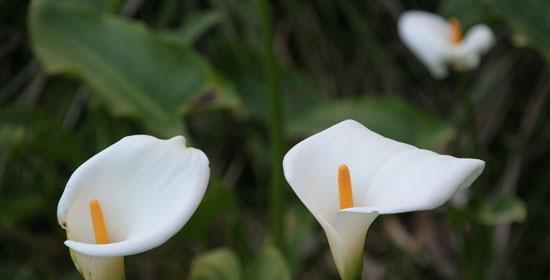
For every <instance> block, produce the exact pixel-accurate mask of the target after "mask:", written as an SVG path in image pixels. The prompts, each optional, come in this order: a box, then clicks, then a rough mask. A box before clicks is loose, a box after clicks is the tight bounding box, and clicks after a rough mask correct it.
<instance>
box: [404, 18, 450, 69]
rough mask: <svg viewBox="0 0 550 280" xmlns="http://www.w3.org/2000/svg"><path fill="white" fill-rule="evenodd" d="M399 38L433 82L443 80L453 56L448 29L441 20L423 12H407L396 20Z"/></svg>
mask: <svg viewBox="0 0 550 280" xmlns="http://www.w3.org/2000/svg"><path fill="white" fill-rule="evenodd" d="M398 29H399V36H400V37H401V40H402V41H403V43H404V44H405V45H406V46H407V47H408V48H409V49H410V50H411V51H412V52H413V53H414V54H415V55H416V56H417V57H418V59H419V60H420V62H422V63H423V64H424V65H425V66H426V67H427V68H428V70H429V71H430V73H431V74H432V76H434V78H443V77H445V76H447V72H448V71H447V63H448V61H449V59H450V58H451V57H452V55H453V48H454V47H453V45H452V43H451V40H450V38H451V29H450V27H449V23H448V22H447V21H446V20H445V19H444V18H442V17H440V16H438V15H434V14H431V13H427V12H423V11H408V12H405V13H403V14H402V15H401V16H400V17H399V22H398Z"/></svg>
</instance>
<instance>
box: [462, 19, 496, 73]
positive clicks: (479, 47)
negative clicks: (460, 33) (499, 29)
mask: <svg viewBox="0 0 550 280" xmlns="http://www.w3.org/2000/svg"><path fill="white" fill-rule="evenodd" d="M494 44H495V36H494V35H493V32H492V31H491V29H490V28H489V27H488V26H487V25H485V24H478V25H476V26H474V27H473V28H471V29H470V30H469V31H468V33H466V36H465V37H464V41H462V43H461V44H460V45H459V46H458V48H457V49H456V52H455V58H454V59H453V66H454V67H455V68H456V69H458V70H469V69H473V68H476V67H477V66H478V65H479V61H480V57H481V55H483V54H484V53H486V52H487V51H488V50H489V49H490V48H491V47H492V46H493V45H494Z"/></svg>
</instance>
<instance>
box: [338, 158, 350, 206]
mask: <svg viewBox="0 0 550 280" xmlns="http://www.w3.org/2000/svg"><path fill="white" fill-rule="evenodd" d="M338 193H339V195H340V209H345V208H352V207H353V193H352V191H351V176H350V174H349V168H348V166H347V165H345V164H341V165H340V166H339V167H338Z"/></svg>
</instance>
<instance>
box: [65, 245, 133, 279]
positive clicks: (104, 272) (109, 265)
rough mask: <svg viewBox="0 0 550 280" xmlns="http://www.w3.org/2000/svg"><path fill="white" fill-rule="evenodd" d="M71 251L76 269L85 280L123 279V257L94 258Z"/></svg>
mask: <svg viewBox="0 0 550 280" xmlns="http://www.w3.org/2000/svg"><path fill="white" fill-rule="evenodd" d="M70 251H71V258H72V259H73V263H74V264H75V266H76V269H78V271H79V272H80V274H82V277H84V279H86V280H104V279H113V280H114V279H117V280H122V279H125V275H124V257H95V256H88V255H84V254H82V253H79V252H76V251H73V250H70Z"/></svg>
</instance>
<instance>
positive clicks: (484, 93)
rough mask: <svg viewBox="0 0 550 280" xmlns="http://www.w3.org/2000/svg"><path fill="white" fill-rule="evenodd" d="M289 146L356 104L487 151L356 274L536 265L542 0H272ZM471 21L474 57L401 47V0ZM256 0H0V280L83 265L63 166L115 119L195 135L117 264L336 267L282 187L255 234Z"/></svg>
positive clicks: (453, 275)
mask: <svg viewBox="0 0 550 280" xmlns="http://www.w3.org/2000/svg"><path fill="white" fill-rule="evenodd" d="M272 8H273V14H274V22H273V24H274V28H275V37H274V49H275V54H276V58H277V66H278V70H279V72H280V86H281V93H282V96H281V97H282V99H283V108H284V111H283V115H284V120H285V124H286V125H285V130H284V145H285V149H287V148H289V147H291V146H292V145H293V144H294V143H296V142H297V141H299V140H300V139H302V138H304V137H307V136H309V135H311V134H312V133H315V132H317V131H320V130H322V129H324V128H325V127H327V126H329V125H331V124H334V123H336V122H338V121H341V120H344V119H348V118H353V119H356V120H358V121H360V122H362V123H364V124H366V125H367V126H369V127H370V128H371V129H373V130H375V131H377V132H379V133H381V134H383V135H385V136H388V137H392V138H395V139H397V140H400V141H404V142H408V143H411V144H414V145H417V146H420V147H424V148H429V149H432V150H436V151H439V152H445V153H448V154H453V155H457V156H463V157H476V158H481V159H484V160H485V161H486V162H487V167H486V170H485V172H484V174H483V175H482V177H480V178H479V180H478V181H477V182H476V184H475V185H474V186H472V187H471V189H470V190H469V192H466V193H462V194H461V196H457V197H455V198H454V199H453V201H452V202H451V203H449V204H448V205H447V206H446V207H442V208H440V209H438V210H436V211H431V212H429V213H411V214H402V215H398V216H394V217H396V219H388V218H385V217H381V218H379V219H378V220H377V221H375V222H374V224H373V226H372V228H371V230H370V231H369V234H368V237H367V241H366V250H365V251H366V258H365V263H366V265H365V272H364V276H366V277H368V278H369V279H385V278H388V279H441V278H443V279H516V278H522V279H544V278H545V277H546V276H547V275H548V274H549V273H550V253H549V252H550V238H549V237H548V234H547V232H548V231H549V230H550V219H548V218H547V217H548V214H549V212H548V208H547V207H546V205H547V204H548V202H549V201H550V188H549V184H550V175H549V174H548V172H547V170H548V168H550V166H549V165H550V162H548V159H549V158H550V150H549V145H548V143H550V126H549V125H548V124H549V123H550V122H549V117H550V116H549V114H548V111H549V110H548V103H549V101H548V100H549V99H548V95H549V92H550V71H549V69H548V62H549V58H550V41H549V40H550V23H549V21H550V17H548V14H549V13H550V3H549V2H548V1H544V0H528V1H514V0H480V1H476V0H467V1H459V0H441V1H408V0H388V1H328V0H322V1H290V0H283V1H277V2H273V3H272ZM410 9H422V10H428V11H432V12H437V13H440V14H441V15H443V16H445V17H451V16H453V17H457V18H459V19H460V20H461V22H462V24H463V26H464V28H465V29H467V28H468V27H470V26H472V25H473V24H476V23H480V22H484V23H486V24H488V25H489V26H491V28H492V29H493V30H494V32H495V34H496V36H497V44H496V46H495V47H494V48H493V49H492V50H491V51H490V53H489V54H488V55H487V56H486V57H484V58H483V60H482V64H481V66H480V67H479V68H478V69H476V70H473V71H470V72H466V73H452V75H450V77H448V78H446V79H445V80H442V81H437V80H433V79H432V78H431V77H430V76H429V74H428V72H427V71H426V69H425V68H424V67H423V66H422V65H421V64H420V63H419V62H418V61H417V59H416V58H415V57H414V56H413V55H412V54H411V53H410V52H409V51H408V50H407V49H406V48H405V47H404V46H403V45H402V43H401V42H400V41H399V39H398V36H397V30H396V28H397V27H396V22H397V19H398V17H399V15H400V14H401V13H402V12H403V11H406V10H410ZM260 21H261V19H260V15H259V13H258V2H257V1H251V0H244V1H237V0H229V1H221V0H205V1H201V0H192V1H177V0H163V1H147V0H128V1H119V0H102V1H91V0H33V1H7V0H0V22H1V23H2V24H1V25H0V279H78V278H79V275H78V272H77V271H76V270H75V269H74V266H73V264H72V263H71V261H70V257H69V254H68V250H67V249H66V248H65V246H64V245H63V243H62V242H63V241H64V240H65V236H64V232H63V230H62V229H61V228H60V227H59V226H58V225H57V221H56V205H57V201H58V199H59V197H60V195H61V193H62V191H63V188H64V185H65V183H66V181H67V179H68V178H69V176H70V174H71V173H72V172H73V171H74V170H75V169H76V167H78V165H79V164H81V163H82V162H84V161H85V160H86V159H87V158H89V157H90V156H92V155H93V154H95V153H97V152H98V151H100V150H101V149H103V148H105V147H107V146H108V145H110V144H112V143H114V142H115V141H117V140H118V139H120V138H121V137H123V136H126V135H129V134H137V133H147V134H152V135H155V136H157V137H169V136H173V135H175V134H183V135H185V136H186V137H187V138H188V142H191V143H192V145H193V146H195V147H198V148H200V149H202V150H203V151H205V152H206V153H207V155H208V157H209V159H210V164H211V169H212V176H211V181H210V185H209V188H208V192H207V194H206V196H205V199H204V201H203V203H202V204H201V205H200V207H199V209H198V210H197V212H196V213H195V214H194V216H193V217H192V219H191V220H190V221H189V223H188V224H187V225H186V226H185V227H184V229H183V230H182V231H181V232H180V233H178V234H177V235H176V236H175V237H174V238H172V239H171V240H170V241H168V242H167V243H166V244H165V245H163V246H161V247H159V248H156V249H154V250H152V251H150V252H146V253H143V254H139V255H136V256H131V257H128V258H127V261H126V262H127V264H128V269H127V274H128V278H129V279H186V278H188V279H241V278H244V279H289V278H292V279H334V278H336V277H337V272H336V270H335V266H334V264H333V263H332V259H331V257H330V255H329V254H330V252H329V249H328V244H327V242H326V239H325V237H324V235H323V232H322V230H321V228H320V227H319V226H318V224H317V223H316V222H315V220H314V219H313V217H312V216H311V215H310V214H309V212H307V210H306V209H305V207H303V205H302V204H301V203H300V202H299V201H298V199H297V197H296V196H295V195H294V194H292V192H291V191H290V188H288V187H285V192H284V198H285V203H284V209H285V212H284V216H283V217H284V224H283V230H284V235H285V243H284V244H285V246H284V248H281V250H279V249H276V248H274V247H271V246H270V243H271V237H270V236H269V227H270V225H269V223H268V219H267V217H268V213H267V206H266V205H267V202H268V196H269V191H268V187H267V186H268V185H269V180H268V179H269V175H270V174H269V172H270V171H269V170H270V169H269V165H270V155H269V153H268V147H269V145H270V143H269V133H268V131H269V114H268V112H269V110H268V108H269V99H268V94H267V90H268V89H267V81H266V80H265V78H264V77H265V74H264V65H262V63H263V61H264V60H263V59H262V55H263V53H262V52H263V50H262V43H261V34H260V31H259V30H260V26H261V24H260Z"/></svg>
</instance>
